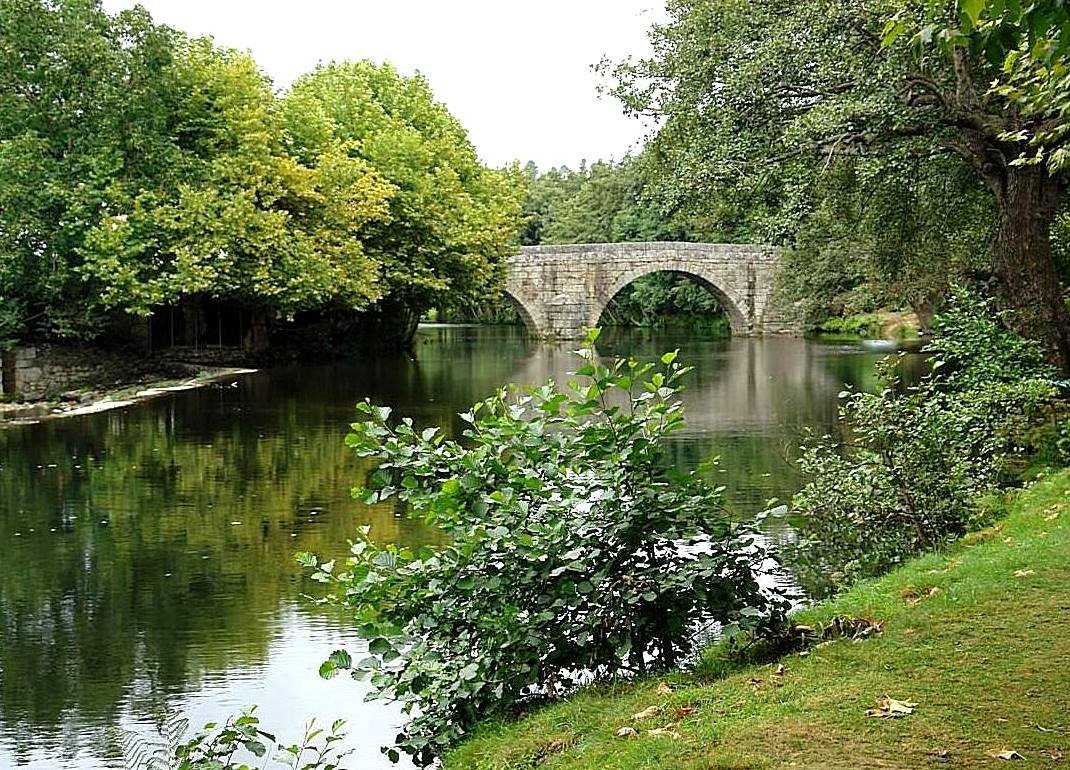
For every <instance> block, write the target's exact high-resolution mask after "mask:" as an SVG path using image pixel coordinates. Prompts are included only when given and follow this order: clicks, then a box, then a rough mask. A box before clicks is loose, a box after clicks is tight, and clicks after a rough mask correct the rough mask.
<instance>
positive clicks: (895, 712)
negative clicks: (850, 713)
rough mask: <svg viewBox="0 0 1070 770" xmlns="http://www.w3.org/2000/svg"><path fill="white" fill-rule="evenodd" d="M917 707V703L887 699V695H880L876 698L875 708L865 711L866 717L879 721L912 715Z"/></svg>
mask: <svg viewBox="0 0 1070 770" xmlns="http://www.w3.org/2000/svg"><path fill="white" fill-rule="evenodd" d="M917 705H918V704H917V703H910V702H908V701H902V700H896V699H895V698H889V697H888V696H887V695H882V696H881V697H879V698H877V707H876V708H871V709H866V716H867V717H878V718H880V719H898V718H899V717H905V716H907V715H908V714H913V713H914V709H915V707H917Z"/></svg>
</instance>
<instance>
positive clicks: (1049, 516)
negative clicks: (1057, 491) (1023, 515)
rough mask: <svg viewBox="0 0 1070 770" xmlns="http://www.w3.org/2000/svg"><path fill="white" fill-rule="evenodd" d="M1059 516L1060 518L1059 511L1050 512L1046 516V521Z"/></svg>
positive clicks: (1053, 519)
mask: <svg viewBox="0 0 1070 770" xmlns="http://www.w3.org/2000/svg"><path fill="white" fill-rule="evenodd" d="M1057 518H1059V512H1058V511H1056V512H1055V513H1052V514H1049V515H1048V516H1045V517H1044V521H1055V520H1056V519H1057Z"/></svg>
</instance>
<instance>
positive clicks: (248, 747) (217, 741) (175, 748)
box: [119, 706, 349, 770]
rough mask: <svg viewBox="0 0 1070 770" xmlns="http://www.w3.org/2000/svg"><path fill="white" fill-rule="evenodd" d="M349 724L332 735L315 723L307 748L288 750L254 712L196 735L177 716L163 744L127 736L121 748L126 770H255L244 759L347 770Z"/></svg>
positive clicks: (294, 769)
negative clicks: (344, 745)
mask: <svg viewBox="0 0 1070 770" xmlns="http://www.w3.org/2000/svg"><path fill="white" fill-rule="evenodd" d="M344 724H345V723H344V722H343V721H342V720H337V721H335V722H334V723H333V724H332V725H331V728H330V730H323V729H321V728H318V727H316V724H315V721H310V722H309V723H308V725H307V727H306V728H305V735H304V737H303V738H302V740H301V743H299V744H297V743H295V744H290V745H286V744H282V743H280V742H279V741H278V740H277V739H276V738H275V736H274V735H272V734H271V733H269V732H266V731H264V730H263V729H261V727H260V718H259V717H258V716H256V707H255V706H254V707H251V708H248V709H245V710H243V711H242V712H241V714H239V715H238V716H235V717H230V718H228V719H227V721H226V722H224V723H223V724H222V725H220V724H217V723H215V722H209V723H208V724H206V725H205V726H204V729H203V730H200V731H197V732H195V733H193V734H190V729H189V720H188V719H185V718H184V717H180V716H173V717H171V718H169V719H167V720H165V722H164V723H163V724H162V725H161V726H160V728H159V733H160V739H159V740H158V741H149V740H146V739H144V738H142V737H141V736H139V735H137V734H136V733H131V732H126V731H124V732H123V733H122V735H121V736H120V739H119V742H120V744H121V746H122V748H123V754H124V755H125V760H126V761H125V763H124V764H125V765H126V767H128V768H131V769H132V770H252V768H253V767H254V766H253V765H250V764H249V763H248V762H245V761H242V760H241V756H242V755H245V756H246V757H248V758H249V759H250V761H256V762H257V763H258V765H259V766H260V767H267V766H268V765H269V764H272V765H274V766H276V767H287V768H290V769H291V770H342V766H341V765H340V764H339V763H340V762H341V761H342V760H343V759H344V758H345V757H346V755H347V754H349V752H348V751H342V750H340V749H339V748H338V747H337V746H336V744H337V743H339V742H340V741H342V740H343V739H344V738H345V734H344V733H342V731H341V730H342V726H343V725H344Z"/></svg>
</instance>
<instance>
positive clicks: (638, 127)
mask: <svg viewBox="0 0 1070 770" xmlns="http://www.w3.org/2000/svg"><path fill="white" fill-rule="evenodd" d="M134 4H135V0H104V6H105V7H106V8H107V9H108V10H109V11H115V10H118V9H121V8H126V7H131V6H133V5H134ZM140 4H141V5H144V6H145V7H146V8H148V9H149V11H150V12H151V13H152V15H153V17H154V18H155V19H156V20H157V21H159V22H163V23H165V24H169V25H171V26H173V27H177V28H179V29H182V30H184V31H186V32H188V33H190V34H193V35H211V36H212V37H214V38H215V39H216V41H217V42H218V43H219V44H221V45H225V46H228V47H232V48H239V49H248V50H250V51H252V53H253V55H254V56H255V58H256V60H257V61H258V62H259V63H260V66H261V67H263V69H264V70H265V71H266V72H267V74H268V75H270V76H271V78H272V79H273V80H274V81H275V85H276V86H277V87H280V88H285V87H286V86H288V85H289V84H290V83H291V82H292V81H293V80H294V78H296V77H297V76H298V75H300V74H301V73H303V72H307V71H309V70H311V69H312V68H313V67H315V66H316V64H317V63H318V62H329V61H333V60H338V59H372V60H374V61H382V60H389V61H391V62H393V63H394V65H395V66H397V67H398V68H399V69H400V70H401V71H402V72H404V73H406V74H408V73H411V72H413V71H415V70H420V71H421V72H423V73H424V75H426V76H427V78H428V79H429V80H430V82H431V87H432V88H433V89H434V91H435V94H436V96H437V97H438V98H439V99H440V100H441V101H443V102H445V103H446V105H447V106H448V107H449V109H450V111H451V112H453V114H454V115H455V116H457V118H458V119H459V120H460V121H461V123H463V124H464V126H465V127H466V128H467V129H468V131H469V134H470V136H471V138H472V141H473V143H474V144H475V146H476V148H477V149H478V150H479V153H480V156H481V157H482V158H483V160H484V161H485V162H487V163H490V164H492V165H504V164H506V163H509V162H511V161H513V160H520V161H522V162H523V161H527V160H534V161H535V162H536V163H537V164H538V165H539V167H540V168H543V169H545V168H549V167H550V166H557V165H562V164H564V165H569V166H572V167H575V166H577V165H578V164H579V161H580V160H583V159H586V160H588V161H594V160H598V159H599V158H605V159H608V158H610V157H615V158H620V157H621V156H623V155H624V154H625V153H626V152H628V151H629V150H630V149H635V148H636V147H637V146H638V144H639V142H640V140H641V138H642V137H643V136H644V135H645V134H646V132H647V127H645V126H644V125H643V124H642V123H641V122H639V121H637V120H635V119H634V118H626V117H624V115H623V113H622V111H621V108H620V105H619V104H618V103H617V102H616V100H614V99H613V98H612V97H608V96H607V97H602V98H600V97H599V96H598V94H597V92H596V87H597V85H598V83H599V77H598V76H597V75H596V74H595V73H593V72H592V71H591V65H592V64H594V63H596V62H597V61H599V60H600V59H601V58H602V56H603V55H606V56H609V57H611V58H613V59H620V58H623V57H625V56H628V55H643V54H644V53H646V52H647V51H648V47H647V42H646V30H647V29H648V28H649V26H650V25H651V24H652V23H653V22H654V21H656V20H658V19H660V18H661V17H662V13H663V11H662V9H663V8H664V1H663V0H660V1H659V0H541V2H540V1H539V0H536V1H535V2H530V1H529V2H517V0H375V1H374V2H373V1H372V0H285V1H283V0H141V3H140Z"/></svg>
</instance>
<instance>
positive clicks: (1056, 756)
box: [1043, 749, 1063, 762]
mask: <svg viewBox="0 0 1070 770" xmlns="http://www.w3.org/2000/svg"><path fill="white" fill-rule="evenodd" d="M1043 753H1044V754H1047V755H1048V756H1049V757H1051V759H1052V760H1053V761H1055V762H1062V761H1063V753H1062V752H1061V751H1059V750H1058V749H1051V750H1050V751H1045V752H1043Z"/></svg>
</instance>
